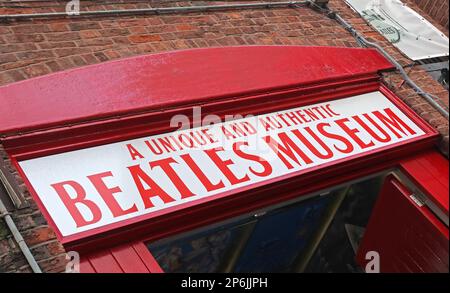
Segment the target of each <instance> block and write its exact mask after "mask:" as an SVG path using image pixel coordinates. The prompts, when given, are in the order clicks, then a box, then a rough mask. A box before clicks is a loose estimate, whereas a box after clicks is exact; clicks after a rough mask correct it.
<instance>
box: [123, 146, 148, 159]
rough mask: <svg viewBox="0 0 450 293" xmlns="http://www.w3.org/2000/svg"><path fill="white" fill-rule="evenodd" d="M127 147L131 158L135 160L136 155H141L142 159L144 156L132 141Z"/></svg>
mask: <svg viewBox="0 0 450 293" xmlns="http://www.w3.org/2000/svg"><path fill="white" fill-rule="evenodd" d="M127 148H128V152H130V156H131V159H133V161H134V160H136V157H139V158H140V159H143V158H144V156H143V155H141V153H140V152H138V150H137V149H135V148H134V147H133V146H132V145H131V144H130V143H129V144H127Z"/></svg>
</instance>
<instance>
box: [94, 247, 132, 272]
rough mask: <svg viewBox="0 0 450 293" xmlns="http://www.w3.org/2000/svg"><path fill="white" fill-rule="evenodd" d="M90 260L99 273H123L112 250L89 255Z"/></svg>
mask: <svg viewBox="0 0 450 293" xmlns="http://www.w3.org/2000/svg"><path fill="white" fill-rule="evenodd" d="M89 262H90V263H91V265H92V267H93V268H94V269H95V271H96V272H97V273H123V272H124V270H123V269H122V268H121V267H120V265H119V264H118V262H117V260H116V259H115V258H114V256H113V254H112V253H111V251H109V250H108V249H107V250H103V251H98V252H96V253H94V254H92V255H90V256H89Z"/></svg>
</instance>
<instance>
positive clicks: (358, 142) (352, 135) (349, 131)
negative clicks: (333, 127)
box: [334, 118, 375, 149]
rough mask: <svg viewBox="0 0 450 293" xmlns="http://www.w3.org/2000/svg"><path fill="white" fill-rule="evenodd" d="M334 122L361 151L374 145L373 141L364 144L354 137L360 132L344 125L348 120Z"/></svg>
mask: <svg viewBox="0 0 450 293" xmlns="http://www.w3.org/2000/svg"><path fill="white" fill-rule="evenodd" d="M334 122H336V124H337V125H339V126H340V127H341V128H342V130H344V131H345V132H346V133H347V134H348V135H349V136H350V137H351V138H352V139H353V140H354V141H355V142H356V143H357V144H358V145H359V146H360V147H361V148H362V149H365V148H368V147H371V146H374V145H375V143H374V142H373V141H370V142H369V143H365V142H364V141H362V140H361V139H360V138H359V137H358V136H357V135H356V134H357V133H358V132H360V131H359V130H358V129H356V128H350V127H348V126H347V125H346V124H345V123H348V122H350V120H348V119H347V118H343V119H339V120H335V121H334Z"/></svg>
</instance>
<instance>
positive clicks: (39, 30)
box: [0, 0, 449, 272]
mask: <svg viewBox="0 0 450 293" xmlns="http://www.w3.org/2000/svg"><path fill="white" fill-rule="evenodd" d="M235 2H239V3H252V2H255V1H213V2H212V1H144V0H135V1H109V0H102V1H81V10H82V11H94V10H114V9H142V8H151V7H189V6H192V5H223V4H230V3H235ZM271 2H275V1H271ZM403 2H406V3H407V4H408V5H409V6H410V7H411V8H412V9H414V10H415V11H416V12H418V13H419V14H420V15H422V16H423V17H425V18H426V19H427V20H428V21H430V22H431V23H432V24H433V25H435V27H437V28H438V29H439V30H440V31H442V32H443V33H444V34H446V35H447V36H448V1H432V0H428V1H420V0H408V1H405V0H404V1H403ZM438 6H439V7H438ZM328 7H329V8H330V9H332V10H333V11H336V12H337V13H339V15H340V16H342V17H343V18H344V19H345V20H346V21H347V22H348V23H350V24H351V25H352V26H353V27H354V29H355V30H356V31H357V32H359V33H360V34H362V35H363V36H364V37H365V38H367V39H368V40H369V41H373V42H376V43H377V44H379V45H380V46H382V48H383V49H384V50H385V51H386V52H388V53H389V54H390V55H391V56H392V57H393V58H394V59H395V60H396V61H397V62H399V63H400V64H401V65H402V66H403V67H404V69H405V70H406V71H407V73H408V75H409V76H410V77H411V79H412V80H413V81H414V82H415V83H416V84H417V85H418V86H420V87H421V88H422V90H423V91H425V92H427V93H429V94H431V95H433V97H434V98H435V99H436V100H438V101H439V103H441V104H443V105H444V106H446V107H448V103H449V98H448V90H447V89H446V88H445V87H444V86H443V85H442V84H440V83H439V81H437V80H436V79H435V78H433V77H432V76H431V75H430V74H429V73H428V72H427V71H426V70H425V69H424V67H422V66H420V65H418V64H416V63H414V62H413V61H412V60H410V59H408V58H407V57H405V56H404V55H403V54H402V53H401V52H400V51H399V50H398V49H397V48H396V47H394V46H393V45H392V44H391V43H390V42H389V41H388V40H387V39H385V38H384V37H383V36H382V35H380V34H379V33H378V32H377V31H376V30H375V29H373V28H372V27H371V26H370V25H368V24H367V23H366V21H365V20H364V19H363V18H361V17H360V16H359V15H358V14H357V13H356V12H355V11H353V10H352V9H351V8H350V7H349V6H348V5H347V4H346V3H345V1H343V0H330V1H329V3H328ZM65 8H66V3H65V2H64V1H8V0H6V1H5V0H3V1H0V14H1V15H8V14H33V13H41V12H63V11H65ZM444 11H446V13H445V14H444V13H443V12H444ZM262 45H280V46H283V45H285V46H292V45H294V46H331V47H346V48H359V47H360V44H359V43H358V42H357V40H356V39H355V37H354V36H353V35H352V34H351V33H350V32H349V31H348V30H346V28H344V27H343V26H342V25H341V24H340V23H338V22H337V21H336V20H335V19H333V18H330V17H329V15H327V13H325V12H323V11H321V10H320V9H317V8H316V7H314V6H311V5H298V6H286V7H272V8H267V7H262V8H236V9H221V10H211V11H203V12H190V13H185V12H174V13H167V14H164V15H160V14H136V15H96V16H86V17H76V16H74V17H48V18H32V17H30V18H23V19H22V18H20V19H7V20H4V21H2V22H1V23H0V86H3V85H8V84H12V83H15V82H19V81H23V80H28V79H31V78H34V77H39V76H43V75H47V74H51V73H58V72H61V71H64V70H68V69H73V68H77V67H82V66H86V65H93V64H100V63H103V62H106V61H111V60H118V59H122V58H126V57H133V56H138V55H143V54H151V53H162V52H169V51H176V50H185V49H198V48H211V47H231V46H262ZM447 61H448V59H447ZM92 78H95V76H92ZM381 79H382V81H381V83H382V84H383V85H385V86H386V88H388V89H389V90H390V91H392V92H393V93H394V94H395V95H396V96H398V97H399V98H400V99H401V100H402V101H403V102H404V103H405V104H406V105H407V106H408V107H410V109H412V110H413V111H414V112H415V113H416V114H417V115H419V116H420V117H421V118H422V119H423V120H424V121H426V122H427V123H428V124H429V125H431V126H432V127H434V129H435V130H436V131H437V132H438V133H439V138H438V140H437V142H436V148H437V149H438V150H439V152H440V153H441V154H442V155H443V156H445V157H446V158H447V159H448V147H449V136H448V120H447V119H446V118H445V117H444V116H443V115H442V114H441V113H439V112H438V111H437V110H436V109H435V108H434V107H433V106H432V105H430V104H429V103H428V102H427V101H426V100H425V99H424V97H423V96H421V95H419V94H418V93H416V92H415V91H414V90H413V89H412V88H411V87H410V86H409V85H408V84H407V83H406V82H405V80H404V78H403V77H402V75H401V74H399V72H398V71H392V70H391V71H388V72H385V71H383V72H382V73H381ZM173 86H175V85H173ZM0 93H1V92H0ZM38 111H39V110H38ZM0 152H1V154H2V156H1V159H2V161H1V162H0V167H1V168H2V172H3V174H4V175H3V176H4V177H5V178H4V179H3V181H5V182H6V181H7V182H8V184H9V185H8V186H7V185H6V184H4V185H5V186H3V187H0V193H3V194H5V195H6V193H7V191H8V190H9V193H11V190H12V191H13V192H14V194H16V196H17V198H16V199H14V200H13V201H10V203H9V206H8V210H9V212H10V214H11V216H12V219H13V220H14V222H15V223H16V225H17V227H18V230H19V232H20V233H21V234H22V236H23V238H24V240H25V242H26V244H27V245H28V247H29V248H30V251H31V253H32V255H33V256H34V258H35V260H36V261H37V263H38V264H39V266H40V268H41V269H42V271H44V272H64V271H65V270H66V264H67V259H66V250H65V248H64V246H63V245H62V244H61V243H60V241H59V240H58V238H57V235H56V233H55V231H54V229H53V228H52V225H49V223H48V222H47V220H46V218H45V217H44V215H43V213H42V211H41V209H40V208H39V206H38V204H37V203H36V202H35V200H34V198H33V197H32V196H31V194H30V191H29V189H28V188H27V186H26V184H25V182H24V180H23V176H21V175H20V174H19V173H18V171H17V169H16V167H15V166H14V164H13V163H11V160H10V157H9V155H8V153H7V151H6V150H5V149H4V148H3V146H2V145H0ZM10 196H11V195H10ZM3 198H4V199H5V202H6V201H7V199H8V198H7V197H6V196H4V197H3ZM447 229H448V227H447ZM447 231H448V230H447ZM447 233H448V232H447ZM154 249H156V250H157V249H158V247H155V248H154ZM447 270H448V267H447ZM0 271H2V272H31V268H30V265H29V263H28V262H27V260H26V258H25V257H24V255H23V253H22V251H21V250H20V249H19V245H18V243H17V242H16V241H15V240H14V237H13V236H12V235H11V232H10V231H9V229H8V227H7V225H6V224H5V223H4V222H3V221H0Z"/></svg>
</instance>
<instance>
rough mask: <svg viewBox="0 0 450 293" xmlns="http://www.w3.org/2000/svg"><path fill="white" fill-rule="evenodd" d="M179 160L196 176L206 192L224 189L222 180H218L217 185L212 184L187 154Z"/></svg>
mask: <svg viewBox="0 0 450 293" xmlns="http://www.w3.org/2000/svg"><path fill="white" fill-rule="evenodd" d="M180 158H181V159H183V161H185V162H186V164H187V165H188V166H189V168H191V170H192V172H194V174H195V176H197V178H198V179H199V180H200V182H201V183H202V184H203V186H204V187H205V188H206V190H207V191H213V190H217V189H220V188H223V187H225V184H223V181H222V180H220V181H219V182H218V183H217V184H214V183H212V182H211V180H209V178H208V177H207V176H206V175H205V173H203V171H202V170H201V169H200V167H199V166H198V165H197V164H196V163H195V162H194V160H193V159H192V157H191V156H190V155H189V154H185V155H181V156H180Z"/></svg>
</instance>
